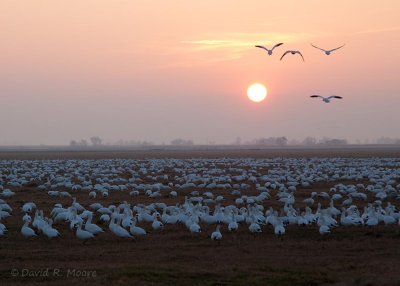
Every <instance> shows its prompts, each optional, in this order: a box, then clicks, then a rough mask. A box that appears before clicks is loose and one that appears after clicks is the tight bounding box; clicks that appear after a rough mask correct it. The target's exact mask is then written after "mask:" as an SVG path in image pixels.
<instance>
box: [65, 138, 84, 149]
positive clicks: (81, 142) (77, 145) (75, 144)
mask: <svg viewBox="0 0 400 286" xmlns="http://www.w3.org/2000/svg"><path fill="white" fill-rule="evenodd" d="M87 145H88V144H87V141H86V140H85V139H81V140H79V141H76V140H71V141H70V142H69V146H71V147H75V148H82V147H87Z"/></svg>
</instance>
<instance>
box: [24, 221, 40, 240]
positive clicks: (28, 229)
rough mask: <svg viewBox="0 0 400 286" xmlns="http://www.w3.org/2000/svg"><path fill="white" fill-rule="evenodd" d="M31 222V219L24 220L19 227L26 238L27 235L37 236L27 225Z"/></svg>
mask: <svg viewBox="0 0 400 286" xmlns="http://www.w3.org/2000/svg"><path fill="white" fill-rule="evenodd" d="M30 223H31V220H27V221H25V223H24V225H23V226H22V228H21V233H22V235H23V236H25V237H26V238H29V237H33V236H37V234H36V233H35V231H34V230H33V229H32V228H30V227H29V226H28V225H29V224H30Z"/></svg>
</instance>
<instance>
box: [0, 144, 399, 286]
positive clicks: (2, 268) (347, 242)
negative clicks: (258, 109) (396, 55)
mask: <svg viewBox="0 0 400 286" xmlns="http://www.w3.org/2000/svg"><path fill="white" fill-rule="evenodd" d="M335 157H343V158H348V159H346V160H349V162H351V160H353V159H354V160H356V159H359V160H362V159H368V158H378V159H379V158H400V149H396V148H394V149H383V148H377V147H376V148H364V149H362V148H347V149H333V150H332V149H287V150H285V149H272V150H263V149H260V150H257V149H254V150H234V149H232V150H217V149H208V150H184V151H182V150H136V151H129V150H125V151H92V152H89V151H87V152H85V151H76V152H67V151H63V152H58V151H48V152H45V151H40V152H39V151H26V152H13V151H8V152H1V153H0V160H3V161H2V162H8V163H9V162H11V161H10V160H61V161H59V164H64V162H65V161H63V160H83V159H88V160H93V159H99V160H100V159H117V158H123V159H132V160H138V161H140V162H148V160H149V159H160V158H163V159H168V158H176V159H179V160H186V159H191V158H197V159H200V158H207V159H221V158H229V159H232V160H239V158H252V159H251V160H263V159H267V158H295V159H299V158H306V159H307V158H308V159H309V158H335ZM360 158H361V159H360ZM282 160H284V159H282ZM26 162H28V161H26ZM29 162H32V161H29ZM279 162H280V161H279ZM362 162H364V161H360V163H362ZM9 164H18V162H15V163H9ZM207 164H209V163H207ZM22 165H23V163H22ZM216 165H217V166H211V165H207V167H208V168H209V169H211V168H212V167H218V168H220V167H221V166H222V165H221V166H218V164H216ZM10 166H11V165H10ZM246 168H247V167H246ZM390 168H393V169H398V167H396V166H391V167H390ZM258 170H259V172H260V173H261V174H267V173H268V170H269V169H268V168H264V167H260V168H259V169H258ZM1 171H2V172H3V174H4V173H6V172H7V170H5V167H4V166H3V168H2V170H1ZM164 172H165V174H167V175H168V176H169V177H170V178H172V177H174V176H176V175H177V174H178V173H177V172H176V171H174V169H173V168H167V167H166V168H165V169H164ZM120 176H121V177H126V178H128V174H126V173H121V175H120ZM144 178H145V177H144ZM144 180H145V179H144ZM144 182H146V181H144ZM162 183H165V184H166V183H167V181H165V182H162ZM339 183H343V184H358V183H362V184H365V185H367V184H368V180H367V179H366V178H362V179H357V180H356V179H346V180H343V179H340V180H331V181H321V182H315V183H314V184H312V185H311V187H304V188H303V187H301V186H300V187H298V189H297V191H296V203H295V208H300V209H303V208H304V207H305V204H304V203H303V202H302V200H303V199H305V198H308V197H310V193H311V192H314V191H315V192H317V193H321V192H329V190H330V188H332V187H333V186H334V185H336V184H339ZM7 188H9V189H11V190H12V191H15V193H16V194H15V195H14V196H12V197H10V198H3V199H4V200H5V201H6V202H7V203H8V204H9V205H10V206H11V207H12V209H13V212H12V216H11V217H8V218H6V219H3V220H2V221H1V223H3V224H5V225H6V227H7V229H8V233H7V234H6V235H4V236H3V237H0V284H1V285H47V284H52V285H71V284H75V283H84V285H171V284H175V285H400V271H399V270H398V262H399V261H400V228H399V225H398V224H395V225H390V226H386V225H384V224H379V225H378V226H377V227H374V228H368V227H366V226H349V227H343V226H339V227H337V228H334V229H332V231H331V233H330V234H329V235H324V236H322V235H321V234H320V233H319V231H318V228H319V227H318V226H317V225H316V224H313V225H311V226H297V225H288V226H286V234H285V235H283V236H281V237H278V236H276V235H275V234H274V229H273V227H272V226H270V225H263V226H262V233H260V234H256V235H254V234H252V233H251V232H249V230H248V227H247V225H246V224H245V223H241V224H240V225H239V229H238V231H237V232H232V233H231V232H228V230H227V226H226V225H225V224H222V228H221V232H222V235H223V238H222V240H221V241H220V242H216V241H213V240H211V239H210V235H211V233H212V232H213V231H214V230H215V225H206V224H201V228H202V231H201V233H200V234H197V235H195V234H191V233H190V232H189V231H188V229H187V228H186V227H185V226H184V225H182V224H176V225H166V226H165V227H164V229H162V230H152V226H151V223H144V222H142V223H140V226H142V227H143V228H145V229H146V230H147V231H148V232H149V233H148V234H147V235H146V236H145V237H137V238H136V239H135V240H133V239H126V238H117V237H116V236H115V235H113V234H112V233H110V231H109V230H108V226H107V225H106V224H104V223H103V224H101V223H100V222H99V221H98V217H97V218H96V219H95V222H96V223H98V225H100V226H102V227H103V229H105V230H106V232H105V233H103V234H100V235H98V236H97V237H95V238H94V239H91V240H88V241H87V242H85V243H84V242H82V241H81V240H79V239H77V238H76V237H75V233H74V232H73V231H72V230H70V229H69V227H68V224H66V223H64V222H57V223H55V224H54V226H55V228H57V229H58V230H59V232H60V233H61V237H58V238H54V239H48V238H47V237H45V236H43V235H39V236H38V237H35V238H29V239H26V238H24V237H23V236H22V235H21V233H20V229H21V226H22V216H23V213H22V211H21V204H22V203H24V202H27V201H32V202H35V204H36V205H37V207H38V208H39V209H42V210H43V211H44V213H45V215H47V216H50V212H51V210H52V208H53V207H54V204H55V203H61V204H62V205H63V206H69V205H70V204H71V202H72V199H71V198H69V197H66V198H61V197H50V196H49V195H48V194H47V191H43V190H40V189H39V188H38V186H37V184H31V185H25V186H21V187H9V186H7ZM193 190H198V191H200V190H199V189H190V188H189V189H184V190H183V189H176V191H177V192H178V197H176V198H171V197H169V196H168V192H162V191H161V193H162V194H163V195H162V197H161V198H157V199H153V198H149V197H148V196H145V195H144V193H141V195H139V196H137V197H132V196H130V195H129V191H115V192H110V195H109V196H108V197H107V198H104V197H101V196H98V197H97V198H96V199H91V198H89V197H88V192H84V191H70V190H69V191H70V192H71V194H72V195H73V197H76V199H77V201H78V202H79V203H80V204H81V205H83V206H84V207H85V208H87V209H89V205H90V204H92V203H93V202H100V203H101V204H102V205H103V206H108V205H110V204H114V205H118V204H120V203H122V202H123V201H128V202H129V203H130V204H131V205H136V204H140V203H142V204H146V205H147V204H151V203H154V202H163V203H165V204H167V205H175V204H177V203H179V204H183V203H184V196H185V195H187V194H188V193H190V192H192V191H193ZM269 192H270V195H271V198H270V199H268V200H265V201H264V202H263V203H262V205H263V206H264V208H265V210H267V209H268V208H269V207H273V208H274V209H279V208H281V207H282V206H283V204H282V203H281V202H279V201H277V200H276V198H275V195H276V193H277V191H276V190H272V189H271V190H270V191H269ZM213 193H214V195H215V196H217V195H223V196H224V197H225V200H224V201H223V202H222V205H227V204H234V199H235V198H236V197H235V196H233V195H231V194H230V191H227V190H224V189H216V190H215V191H213ZM258 193H259V191H257V190H256V189H255V187H254V186H253V185H251V187H250V188H249V189H247V190H245V191H242V194H246V195H249V196H250V195H257V194H258ZM373 201H374V198H370V197H369V198H368V201H367V202H364V201H362V200H361V199H355V200H354V204H355V205H357V206H358V207H359V209H360V210H362V208H363V206H365V205H366V204H367V203H372V202H373ZM387 201H389V202H391V203H392V204H393V205H395V206H396V207H397V209H399V201H398V200H396V199H394V198H391V197H390V198H388V199H387ZM387 201H385V205H386V202H387ZM321 204H322V207H327V206H328V205H329V201H323V200H321ZM312 209H313V211H314V210H315V209H316V204H315V205H313V206H312Z"/></svg>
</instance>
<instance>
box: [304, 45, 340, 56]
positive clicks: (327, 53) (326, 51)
mask: <svg viewBox="0 0 400 286" xmlns="http://www.w3.org/2000/svg"><path fill="white" fill-rule="evenodd" d="M345 45H346V44H344V45H342V46H340V47H338V48H334V49H331V50H324V49H321V48H319V47H317V46H314V45H313V44H311V46H313V47H314V48H316V49H318V50H321V51H323V52H324V53H325V54H326V55H327V56H329V55H330V54H331V53H332V52H333V51H336V50H338V49H340V48H342V47H344V46H345Z"/></svg>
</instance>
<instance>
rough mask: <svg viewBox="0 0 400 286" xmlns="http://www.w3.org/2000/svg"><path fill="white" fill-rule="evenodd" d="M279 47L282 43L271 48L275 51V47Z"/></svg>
mask: <svg viewBox="0 0 400 286" xmlns="http://www.w3.org/2000/svg"><path fill="white" fill-rule="evenodd" d="M281 45H283V43H279V44H276V45H275V46H273V48H272V50H273V49H275V48H276V47H279V46H281Z"/></svg>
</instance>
